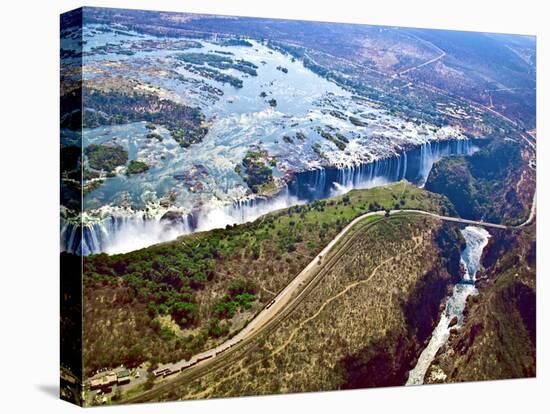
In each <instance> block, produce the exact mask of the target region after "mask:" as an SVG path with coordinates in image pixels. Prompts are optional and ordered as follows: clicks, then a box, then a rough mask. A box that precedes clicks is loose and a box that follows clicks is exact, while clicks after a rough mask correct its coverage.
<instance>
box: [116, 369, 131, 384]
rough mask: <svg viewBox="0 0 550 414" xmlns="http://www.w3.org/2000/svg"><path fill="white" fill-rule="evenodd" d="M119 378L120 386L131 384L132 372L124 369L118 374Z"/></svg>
mask: <svg viewBox="0 0 550 414" xmlns="http://www.w3.org/2000/svg"><path fill="white" fill-rule="evenodd" d="M116 377H117V384H118V385H124V384H129V383H130V371H128V370H127V369H123V370H122V371H118V372H117V374H116Z"/></svg>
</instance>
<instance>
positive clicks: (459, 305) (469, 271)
mask: <svg viewBox="0 0 550 414" xmlns="http://www.w3.org/2000/svg"><path fill="white" fill-rule="evenodd" d="M461 233H462V235H463V236H464V239H465V240H466V247H465V248H464V250H463V251H462V253H461V255H460V257H461V259H460V260H461V263H462V266H463V267H464V275H463V276H462V281H461V282H460V283H458V284H456V285H455V286H454V288H453V293H452V295H451V296H450V297H449V298H447V303H446V305H445V310H444V312H443V313H442V315H441V318H440V319H439V323H438V324H437V326H436V327H435V329H434V330H433V332H432V337H431V339H430V342H429V343H428V345H427V346H426V348H424V350H423V351H422V353H421V354H420V357H419V358H418V361H417V363H416V366H415V367H414V368H413V369H412V370H411V371H409V379H408V380H407V384H406V385H420V384H423V383H424V378H425V376H426V372H427V371H428V368H429V367H430V365H431V363H432V362H433V360H434V358H435V356H436V354H437V352H438V351H439V349H440V348H441V347H442V346H443V345H445V344H446V343H447V340H448V339H449V335H450V331H451V327H450V326H449V324H450V322H451V321H452V320H453V319H454V318H455V317H456V318H457V323H456V327H457V328H460V327H461V326H462V325H463V323H464V308H465V306H466V300H467V299H468V296H470V295H477V289H476V288H475V285H474V283H475V280H476V279H475V277H476V273H477V272H478V271H479V269H480V267H481V254H482V253H483V249H484V248H485V246H486V245H487V243H488V241H489V237H490V234H489V233H488V232H487V230H485V229H483V228H481V227H474V226H468V227H466V228H465V229H463V230H461Z"/></svg>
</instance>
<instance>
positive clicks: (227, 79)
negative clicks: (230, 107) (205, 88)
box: [185, 64, 243, 89]
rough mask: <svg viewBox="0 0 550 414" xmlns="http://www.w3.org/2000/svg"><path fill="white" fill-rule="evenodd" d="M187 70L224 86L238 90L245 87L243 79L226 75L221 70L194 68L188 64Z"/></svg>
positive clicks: (204, 67) (206, 67) (203, 67)
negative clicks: (228, 85)
mask: <svg viewBox="0 0 550 414" xmlns="http://www.w3.org/2000/svg"><path fill="white" fill-rule="evenodd" d="M185 69H186V70H188V71H189V72H192V73H195V74H197V75H199V76H202V77H204V78H207V79H212V80H215V81H216V82H220V83H224V84H225V83H228V84H230V85H231V86H233V87H234V88H237V89H240V88H242V87H243V81H242V79H239V78H237V77H235V76H232V75H228V74H226V73H222V72H220V71H219V70H216V69H214V68H211V67H208V66H194V65H192V64H186V65H185Z"/></svg>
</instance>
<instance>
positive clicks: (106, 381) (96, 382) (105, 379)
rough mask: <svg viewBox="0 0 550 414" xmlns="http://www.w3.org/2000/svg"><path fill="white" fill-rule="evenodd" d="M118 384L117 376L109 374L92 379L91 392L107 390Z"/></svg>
mask: <svg viewBox="0 0 550 414" xmlns="http://www.w3.org/2000/svg"><path fill="white" fill-rule="evenodd" d="M116 383H117V376H116V374H113V373H111V374H107V375H103V376H101V377H99V378H92V379H91V380H90V390H92V391H93V390H99V389H102V390H104V389H106V388H108V387H111V386H112V385H115V384H116Z"/></svg>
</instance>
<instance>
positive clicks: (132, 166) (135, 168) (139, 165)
mask: <svg viewBox="0 0 550 414" xmlns="http://www.w3.org/2000/svg"><path fill="white" fill-rule="evenodd" d="M148 170H149V166H148V165H147V164H145V163H144V162H142V161H136V160H132V161H130V163H129V164H128V170H127V173H128V175H131V174H139V173H143V172H145V171H148Z"/></svg>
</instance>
